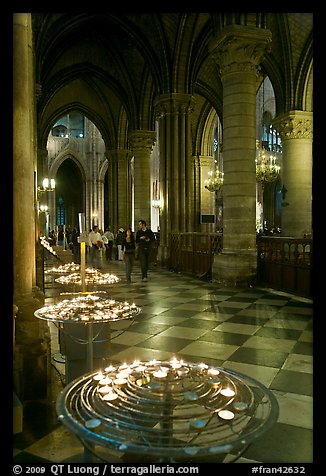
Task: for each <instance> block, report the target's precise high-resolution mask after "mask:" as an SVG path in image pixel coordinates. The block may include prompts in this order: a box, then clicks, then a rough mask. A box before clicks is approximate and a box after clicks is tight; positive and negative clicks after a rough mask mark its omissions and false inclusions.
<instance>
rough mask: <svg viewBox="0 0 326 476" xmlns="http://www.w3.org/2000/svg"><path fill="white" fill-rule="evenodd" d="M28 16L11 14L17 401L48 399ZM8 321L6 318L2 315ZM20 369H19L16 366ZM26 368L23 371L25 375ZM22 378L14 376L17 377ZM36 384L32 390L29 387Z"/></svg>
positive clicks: (33, 90)
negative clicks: (38, 271) (40, 310)
mask: <svg viewBox="0 0 326 476" xmlns="http://www.w3.org/2000/svg"><path fill="white" fill-rule="evenodd" d="M34 79H35V78H34V67H33V41H32V24H31V14H30V13H15V14H14V15H13V233H12V236H13V280H12V282H13V287H14V289H13V294H14V296H13V298H14V304H15V305H16V306H17V307H16V326H15V345H14V349H13V350H14V355H13V361H14V369H15V374H16V375H15V380H16V382H17V381H18V382H19V389H18V391H19V398H20V399H26V398H27V399H35V398H37V397H38V396H41V397H42V398H44V396H46V383H47V375H46V356H47V342H48V334H47V331H48V326H47V324H46V322H45V321H42V322H41V321H40V320H39V319H37V318H36V317H35V316H34V312H35V311H36V309H38V308H40V307H41V306H42V305H43V304H44V295H43V293H42V292H39V290H38V289H37V287H36V286H35V284H36V250H38V251H40V249H39V247H38V245H37V241H36V237H38V232H37V229H36V228H35V223H36V221H35V214H36V213H37V174H36V170H37V160H36V119H35V117H36V114H35V110H36V107H35V87H34ZM6 317H8V316H6ZM17 366H18V367H17ZM23 369H24V371H23ZM17 372H18V374H20V375H18V374H17ZM35 381H37V382H36V386H35V387H34V386H33V383H34V382H35Z"/></svg>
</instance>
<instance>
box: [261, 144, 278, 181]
mask: <svg viewBox="0 0 326 476" xmlns="http://www.w3.org/2000/svg"><path fill="white" fill-rule="evenodd" d="M255 162H256V179H257V181H258V182H262V183H265V182H275V180H277V178H278V176H279V174H280V169H281V167H280V166H279V165H278V159H277V156H276V155H275V154H273V153H272V152H269V151H267V150H266V149H265V148H264V147H260V146H259V141H258V140H257V141H256V161H255Z"/></svg>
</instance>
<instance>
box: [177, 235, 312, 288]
mask: <svg viewBox="0 0 326 476" xmlns="http://www.w3.org/2000/svg"><path fill="white" fill-rule="evenodd" d="M222 248H223V235H222V234H221V233H209V234H204V233H171V235H170V260H169V267H170V269H172V270H173V271H176V272H181V273H189V274H192V275H193V276H197V277H202V278H206V279H211V278H212V265H213V260H214V254H217V253H220V252H221V251H222ZM312 253H313V246H312V240H311V239H296V238H286V237H269V236H262V237H257V281H256V282H257V284H258V285H263V286H268V287H271V288H274V289H278V290H282V291H286V292H291V293H294V294H297V295H299V296H304V297H312V289H311V281H312V279H311V278H312V276H311V275H312Z"/></svg>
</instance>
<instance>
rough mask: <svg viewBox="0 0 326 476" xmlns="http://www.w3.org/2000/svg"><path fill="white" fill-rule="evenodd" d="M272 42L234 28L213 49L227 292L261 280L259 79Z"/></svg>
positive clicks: (218, 262) (221, 263) (220, 275)
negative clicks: (219, 103) (218, 82)
mask: <svg viewBox="0 0 326 476" xmlns="http://www.w3.org/2000/svg"><path fill="white" fill-rule="evenodd" d="M270 42H271V33H270V32H269V31H268V30H263V29H260V28H255V27H245V26H240V25H231V26H228V27H226V28H225V29H224V30H223V31H222V32H221V34H220V36H219V37H218V38H216V39H215V40H213V42H212V43H211V45H210V51H211V53H212V56H213V58H214V59H215V61H216V62H217V64H218V66H219V68H220V73H221V79H222V84H223V171H224V185H223V251H222V253H221V254H219V255H216V256H215V259H214V265H213V279H214V280H215V281H217V282H219V283H222V284H223V285H226V286H237V285H249V284H250V283H252V282H254V280H255V278H256V270H257V252H256V230H255V222H256V176H255V155H256V77H257V74H258V69H259V68H258V65H259V63H260V61H261V60H262V58H263V55H264V53H265V51H266V48H267V46H268V45H269V43H270Z"/></svg>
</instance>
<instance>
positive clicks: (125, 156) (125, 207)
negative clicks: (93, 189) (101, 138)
mask: <svg viewBox="0 0 326 476" xmlns="http://www.w3.org/2000/svg"><path fill="white" fill-rule="evenodd" d="M105 155H106V157H107V158H108V161H109V168H108V187H109V190H108V192H109V193H108V197H109V217H108V218H109V225H112V230H111V231H112V232H113V233H116V232H117V229H118V227H120V226H122V227H123V228H126V227H128V226H129V225H132V223H131V212H132V202H131V177H130V167H129V164H130V151H129V150H128V149H114V150H107V151H106V154H105Z"/></svg>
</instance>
